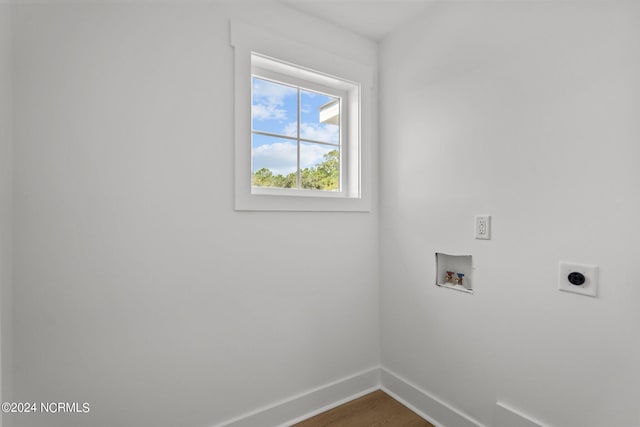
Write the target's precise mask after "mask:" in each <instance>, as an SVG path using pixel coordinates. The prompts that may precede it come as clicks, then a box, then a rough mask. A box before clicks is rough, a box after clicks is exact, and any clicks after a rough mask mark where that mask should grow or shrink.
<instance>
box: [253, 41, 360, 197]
mask: <svg viewBox="0 0 640 427" xmlns="http://www.w3.org/2000/svg"><path fill="white" fill-rule="evenodd" d="M251 63H252V76H251V95H252V96H251V99H252V101H251V186H252V193H253V194H291V195H307V196H319V194H318V192H330V193H331V195H332V196H334V195H341V194H344V193H345V192H344V191H343V189H344V188H345V186H346V184H343V179H344V181H345V182H346V181H347V180H346V176H347V175H348V170H346V168H345V167H343V166H345V165H346V164H348V162H347V161H346V156H347V155H346V154H345V153H343V150H342V149H341V148H342V143H343V142H345V137H344V136H343V135H342V130H343V129H344V124H343V117H344V116H345V114H341V110H342V108H341V107H342V103H343V101H346V100H347V99H348V92H347V91H345V90H342V88H343V87H345V86H348V85H349V83H347V82H342V83H341V84H334V85H332V86H327V85H322V84H319V83H317V82H318V81H322V80H327V79H326V78H324V76H321V75H313V73H311V72H309V76H310V77H312V78H313V80H309V79H305V80H303V79H299V78H295V77H293V76H291V75H289V74H283V73H282V72H279V71H284V72H287V71H290V72H291V71H296V70H297V69H296V68H295V67H292V66H286V65H285V64H280V63H278V62H277V61H274V60H271V59H268V58H264V57H262V56H260V55H257V54H253V55H252V56H251ZM309 76H308V77H309ZM329 84H330V83H329ZM344 122H345V123H346V122H347V121H346V119H345V120H344Z"/></svg>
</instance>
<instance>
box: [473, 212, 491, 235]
mask: <svg viewBox="0 0 640 427" xmlns="http://www.w3.org/2000/svg"><path fill="white" fill-rule="evenodd" d="M475 237H476V239H480V240H491V215H476V216H475Z"/></svg>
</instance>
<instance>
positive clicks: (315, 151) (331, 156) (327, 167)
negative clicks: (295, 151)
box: [300, 142, 340, 191]
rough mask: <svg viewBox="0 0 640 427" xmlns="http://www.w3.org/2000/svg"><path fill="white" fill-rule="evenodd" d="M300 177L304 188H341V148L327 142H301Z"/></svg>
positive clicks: (329, 189) (337, 189) (336, 189)
mask: <svg viewBox="0 0 640 427" xmlns="http://www.w3.org/2000/svg"><path fill="white" fill-rule="evenodd" d="M300 168H301V169H302V170H301V172H300V177H301V181H302V188H305V189H309V190H325V191H339V190H340V150H339V149H338V147H332V146H330V145H325V144H314V143H311V142H302V143H301V144H300Z"/></svg>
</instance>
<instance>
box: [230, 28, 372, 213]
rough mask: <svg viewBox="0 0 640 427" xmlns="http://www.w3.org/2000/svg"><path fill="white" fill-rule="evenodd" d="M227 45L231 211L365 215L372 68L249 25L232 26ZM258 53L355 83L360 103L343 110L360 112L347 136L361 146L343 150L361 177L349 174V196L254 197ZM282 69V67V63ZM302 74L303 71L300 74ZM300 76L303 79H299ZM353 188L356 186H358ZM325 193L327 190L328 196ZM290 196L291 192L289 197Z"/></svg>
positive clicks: (367, 207) (369, 179)
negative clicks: (231, 101)
mask: <svg viewBox="0 0 640 427" xmlns="http://www.w3.org/2000/svg"><path fill="white" fill-rule="evenodd" d="M231 46H232V47H233V48H234V53H235V54H234V57H235V62H234V65H235V69H234V72H235V82H234V90H235V110H234V112H235V209H236V210H240V211H353V212H368V211H370V210H371V203H372V190H373V186H372V175H371V159H372V153H371V150H372V143H371V100H372V90H373V70H372V68H371V67H369V66H367V65H364V64H361V63H358V62H355V61H352V60H350V59H347V58H344V57H341V56H338V55H335V54H333V53H330V52H327V51H324V50H322V49H318V48H315V47H313V46H308V45H305V44H303V43H301V42H298V41H296V40H291V39H288V38H286V37H282V36H278V35H275V34H272V33H269V32H267V31H264V30H261V29H259V28H256V27H253V26H251V25H248V24H245V23H242V22H238V21H233V22H231ZM252 52H255V53H259V54H260V55H264V56H266V57H270V58H277V59H278V60H280V61H282V62H283V63H284V64H286V63H290V64H296V65H299V66H301V67H303V68H306V69H309V70H319V71H321V72H322V73H323V74H324V75H326V76H327V78H328V79H330V78H331V77H330V76H332V75H333V76H339V77H340V78H341V79H343V80H345V81H350V82H358V84H359V88H360V93H359V100H358V101H359V105H351V106H349V105H348V106H347V108H348V114H354V113H356V112H357V113H359V120H358V123H359V127H358V128H357V129H349V132H350V134H349V135H347V136H346V137H347V138H348V139H349V140H351V141H353V138H359V143H355V144H354V143H351V144H346V145H345V146H344V147H343V149H344V150H347V152H346V153H345V155H346V158H347V159H348V162H356V164H355V165H353V164H351V165H348V168H349V169H350V170H357V171H358V175H359V176H356V177H354V176H351V175H349V174H347V175H346V176H345V178H346V179H349V180H350V182H349V183H348V184H347V189H348V190H349V194H347V195H346V197H345V196H343V197H340V196H338V197H336V195H335V194H328V195H327V194H319V193H325V192H321V191H302V190H296V192H297V194H298V195H295V196H294V195H287V194H284V193H286V192H283V193H282V194H280V192H277V191H275V192H269V194H258V193H260V192H252V189H251V73H252V68H251V54H252ZM285 66H286V65H285ZM300 72H301V73H302V74H304V70H301V71H300ZM301 77H302V78H304V76H303V75H302V76H301ZM358 107H359V108H358ZM356 184H357V185H356ZM327 193H328V192H327ZM289 194H290V193H289Z"/></svg>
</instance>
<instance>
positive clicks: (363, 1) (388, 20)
mask: <svg viewBox="0 0 640 427" xmlns="http://www.w3.org/2000/svg"><path fill="white" fill-rule="evenodd" d="M280 1H281V2H282V3H284V4H286V5H287V6H290V7H292V8H294V9H297V10H299V11H302V12H305V13H307V14H309V15H312V16H315V17H317V18H320V19H323V20H325V21H328V22H331V23H333V24H335V25H337V26H339V27H342V28H344V29H347V30H349V31H351V32H354V33H356V34H360V35H361V36H364V37H367V38H369V39H372V40H376V41H379V40H382V39H383V38H385V37H386V36H387V35H388V34H389V33H391V32H392V31H393V30H394V29H396V28H398V27H399V26H400V25H401V24H402V23H404V22H406V21H408V20H409V19H411V18H412V17H413V16H415V15H416V14H418V13H420V12H422V11H423V10H424V9H426V7H427V6H428V5H429V4H430V3H433V0H280Z"/></svg>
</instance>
